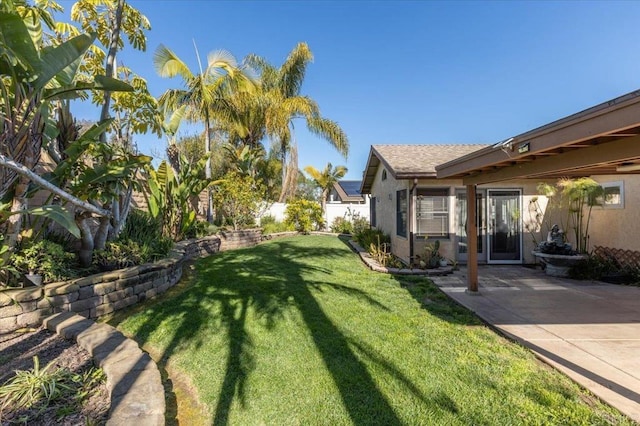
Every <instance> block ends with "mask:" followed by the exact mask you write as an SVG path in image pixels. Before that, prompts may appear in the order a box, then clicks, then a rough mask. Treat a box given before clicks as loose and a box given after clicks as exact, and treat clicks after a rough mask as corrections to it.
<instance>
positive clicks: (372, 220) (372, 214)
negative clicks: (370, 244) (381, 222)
mask: <svg viewBox="0 0 640 426" xmlns="http://www.w3.org/2000/svg"><path fill="white" fill-rule="evenodd" d="M377 200H378V197H371V200H370V201H369V203H370V205H369V225H371V227H373V228H375V227H376V226H378V224H377V222H378V220H377V219H378V218H377V215H376V201H377Z"/></svg>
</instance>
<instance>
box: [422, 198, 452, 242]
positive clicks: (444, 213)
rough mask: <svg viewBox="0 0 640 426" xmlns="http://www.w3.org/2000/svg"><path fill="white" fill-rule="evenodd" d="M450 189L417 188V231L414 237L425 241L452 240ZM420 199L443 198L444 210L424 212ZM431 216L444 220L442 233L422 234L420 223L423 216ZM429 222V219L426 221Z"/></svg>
mask: <svg viewBox="0 0 640 426" xmlns="http://www.w3.org/2000/svg"><path fill="white" fill-rule="evenodd" d="M450 193H451V191H450V188H448V187H433V188H417V189H416V203H415V216H416V217H415V219H416V229H415V232H414V235H415V236H416V237H418V238H423V239H438V240H447V239H450V238H451V229H450V221H451V200H450V195H451V194H450ZM420 197H442V198H443V200H444V203H443V204H444V206H443V209H442V210H438V211H436V210H433V211H431V212H429V211H424V212H423V211H422V205H421V200H420ZM423 214H429V215H432V219H433V218H436V217H441V218H443V219H442V220H443V226H444V227H443V228H442V229H443V231H445V232H442V233H438V234H435V233H428V232H420V221H421V215H423ZM426 220H428V219H426Z"/></svg>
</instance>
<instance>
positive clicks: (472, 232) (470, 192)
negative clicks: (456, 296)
mask: <svg viewBox="0 0 640 426" xmlns="http://www.w3.org/2000/svg"><path fill="white" fill-rule="evenodd" d="M476 204H477V202H476V186H475V185H467V291H470V292H474V293H477V292H478V230H477V228H476V208H477V207H476Z"/></svg>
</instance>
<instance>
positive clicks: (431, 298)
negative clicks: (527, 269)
mask: <svg viewBox="0 0 640 426" xmlns="http://www.w3.org/2000/svg"><path fill="white" fill-rule="evenodd" d="M394 279H395V281H397V282H398V284H399V285H400V287H402V288H404V289H406V290H407V292H408V293H409V294H410V295H411V297H413V298H414V299H415V300H416V301H417V302H418V303H420V306H421V307H422V309H425V310H427V311H428V312H429V313H430V314H432V315H434V316H436V317H438V318H440V319H442V320H444V321H447V322H450V323H452V324H459V325H484V322H483V321H482V320H481V319H480V318H478V316H476V315H475V314H474V313H473V312H471V311H470V310H468V309H467V308H465V307H464V306H462V305H460V304H459V303H457V302H456V301H455V300H453V299H451V298H450V297H449V296H447V295H446V294H445V293H444V292H443V291H442V290H440V288H438V286H437V285H435V284H434V283H433V281H431V280H430V279H429V278H428V277H425V276H419V275H395V276H394Z"/></svg>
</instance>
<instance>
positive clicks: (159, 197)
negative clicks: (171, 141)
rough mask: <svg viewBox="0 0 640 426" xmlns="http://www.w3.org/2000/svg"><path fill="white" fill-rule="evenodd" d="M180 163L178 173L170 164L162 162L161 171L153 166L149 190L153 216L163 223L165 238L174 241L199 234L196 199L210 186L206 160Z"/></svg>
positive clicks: (150, 211) (148, 169)
mask: <svg viewBox="0 0 640 426" xmlns="http://www.w3.org/2000/svg"><path fill="white" fill-rule="evenodd" d="M179 164H180V169H179V170H178V171H174V170H173V169H172V168H171V166H170V165H169V163H168V162H166V161H163V162H162V163H160V165H159V166H158V169H157V170H155V169H154V168H153V167H151V166H149V167H148V168H147V182H146V184H147V185H146V188H145V189H146V191H145V196H146V199H147V204H148V206H149V213H151V216H152V217H153V218H156V219H157V220H158V221H159V223H160V228H161V229H162V235H164V236H165V237H169V238H171V239H173V241H180V240H183V239H184V238H185V237H186V236H187V235H193V234H194V233H195V230H194V229H193V227H194V226H195V224H196V209H195V208H194V207H193V205H192V200H193V199H194V197H197V196H198V195H199V194H200V193H201V192H202V191H204V190H205V189H206V188H207V186H208V185H209V180H207V179H206V178H205V177H204V176H205V173H204V169H205V165H206V159H204V158H203V159H201V160H200V161H199V162H197V163H196V164H192V163H190V162H189V161H187V159H186V157H184V156H180V157H179Z"/></svg>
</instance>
